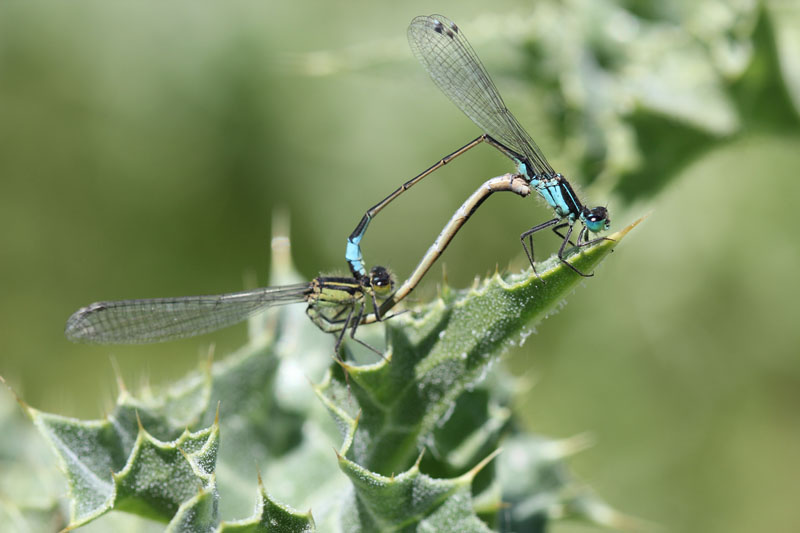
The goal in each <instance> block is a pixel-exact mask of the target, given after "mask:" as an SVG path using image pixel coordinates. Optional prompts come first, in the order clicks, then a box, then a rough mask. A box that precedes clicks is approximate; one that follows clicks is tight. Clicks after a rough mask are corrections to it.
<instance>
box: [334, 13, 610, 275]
mask: <svg viewBox="0 0 800 533" xmlns="http://www.w3.org/2000/svg"><path fill="white" fill-rule="evenodd" d="M408 41H409V44H410V45H411V49H412V50H413V52H414V54H415V55H416V56H417V58H418V59H419V60H420V62H421V63H422V65H423V66H424V67H425V69H426V70H427V71H428V73H429V74H430V76H431V78H432V79H433V81H434V83H436V85H437V86H438V87H439V89H440V90H441V91H442V92H443V93H444V94H445V95H446V96H447V97H448V98H450V100H451V101H452V102H453V103H454V104H455V105H456V106H457V107H458V108H459V109H461V111H462V112H464V114H466V115H467V117H469V118H470V119H471V120H472V121H473V122H474V123H475V124H476V125H477V126H478V127H479V128H481V129H482V130H483V131H484V133H483V134H482V135H481V136H479V137H478V138H476V139H475V140H473V141H471V142H469V143H468V144H466V145H464V146H462V147H461V148H459V149H458V150H456V151H455V152H453V153H451V154H450V155H448V156H446V157H444V158H442V159H441V160H440V161H438V162H437V163H435V164H434V165H432V166H431V167H429V168H428V169H427V170H425V171H423V172H422V173H421V174H419V175H417V176H415V177H414V178H412V179H411V180H409V181H407V182H405V183H404V184H403V185H401V186H400V187H398V188H397V189H396V190H395V191H394V192H392V193H391V194H390V195H389V196H387V197H386V198H384V199H383V200H381V201H380V202H379V203H377V204H375V205H374V206H373V207H372V208H370V209H369V210H368V211H367V212H366V213H365V214H364V216H363V217H362V218H361V221H360V222H359V223H358V225H357V226H356V228H355V230H353V233H352V234H351V235H350V237H349V238H348V239H347V249H346V252H345V258H346V259H347V262H348V264H349V265H350V270H351V271H352V272H353V275H354V276H355V277H356V278H358V277H360V276H364V275H366V268H365V266H364V261H363V259H362V253H361V240H362V238H363V237H364V234H365V233H366V231H367V227H368V225H369V223H370V221H371V220H372V218H374V217H375V216H376V215H377V214H378V213H379V212H380V211H381V210H382V209H383V208H384V207H386V206H387V205H388V204H389V203H390V202H391V201H392V200H394V199H395V198H397V197H398V196H400V194H402V193H403V192H405V191H406V190H408V189H409V188H411V187H412V186H413V185H415V184H416V183H418V182H419V181H421V180H422V179H423V178H424V177H426V176H428V175H429V174H431V173H432V172H433V171H435V170H437V169H439V168H441V167H443V166H444V165H446V164H447V163H449V162H450V161H452V160H453V159H455V158H456V157H458V156H460V155H461V154H463V153H465V152H467V151H468V150H470V149H471V148H474V147H475V146H477V145H479V144H481V143H484V142H485V143H487V144H489V145H490V146H494V147H495V148H497V149H498V150H499V151H500V152H502V153H503V154H505V155H506V156H507V157H509V158H511V159H512V160H513V161H514V162H515V163H516V165H517V169H518V171H519V173H520V174H522V175H523V176H525V178H526V179H527V181H528V183H529V184H530V186H531V188H532V189H535V190H536V191H537V192H538V193H539V194H540V195H541V196H542V197H543V198H544V199H545V201H546V202H547V203H548V204H549V205H550V206H551V207H552V208H553V210H554V211H555V215H556V216H555V218H553V219H552V220H548V221H547V222H543V223H541V224H539V225H537V226H534V227H532V228H531V229H529V230H527V231H525V232H523V233H522V235H520V241H521V242H522V247H523V249H524V250H525V254H526V255H527V257H528V260H529V261H530V263H531V267H532V268H533V269H534V272H536V266H535V264H534V254H533V234H534V233H536V232H538V231H541V230H543V229H546V228H552V230H553V231H554V232H555V233H556V235H558V236H559V237H561V238H562V239H563V240H562V243H561V246H560V248H559V250H558V258H559V260H561V262H563V263H564V264H566V265H567V266H569V267H570V268H571V269H572V270H574V271H575V272H577V273H578V274H580V275H582V276H590V275H591V274H584V273H583V272H581V271H580V270H578V269H577V268H575V267H574V266H573V265H571V264H570V263H569V262H568V261H567V260H566V259H565V258H564V249H565V247H566V245H567V243H571V241H570V237H571V235H572V232H573V226H574V224H575V222H577V221H580V222H581V223H582V224H583V227H582V228H581V230H580V232H579V233H578V239H577V241H576V242H577V247H579V248H580V247H584V246H588V245H590V244H594V243H595V242H597V241H599V240H602V239H603V237H601V238H598V239H593V240H589V239H588V232H592V233H598V232H600V231H602V230H606V229H608V228H609V226H610V222H611V220H610V218H609V215H608V211H607V209H606V208H605V207H603V206H598V207H594V208H591V209H590V208H588V207H586V206H584V205H583V204H582V203H581V201H580V200H579V199H578V196H577V195H576V194H575V191H574V190H573V189H572V187H571V186H570V184H569V182H568V181H567V179H566V178H565V177H564V176H563V175H562V174H560V173H557V172H555V171H554V170H553V168H552V167H551V166H550V164H549V163H548V162H547V159H546V158H545V157H544V155H543V154H542V152H541V150H540V149H539V147H538V146H537V145H536V143H535V142H533V139H531V137H530V135H528V133H527V132H526V131H525V130H524V129H523V127H522V126H521V125H520V123H519V122H518V121H517V119H516V118H515V117H514V115H512V114H511V112H510V111H509V110H508V108H507V107H506V105H505V103H504V102H503V99H502V97H501V96H500V93H499V92H498V91H497V88H496V87H495V85H494V83H493V82H492V80H491V78H490V77H489V74H488V73H487V72H486V69H485V68H484V66H483V64H482V63H481V61H480V59H478V56H477V55H476V54H475V51H474V50H473V49H472V46H470V44H469V42H468V41H467V39H466V37H464V35H463V34H462V33H461V30H460V28H459V27H458V26H456V24H455V23H454V22H453V21H451V20H449V19H447V18H446V17H444V16H442V15H431V16H420V17H416V18H415V19H414V20H412V21H411V25H410V26H409V28H408ZM564 228H567V229H566V233H565V234H562V233H561V230H563V229H564ZM526 238H527V239H528V244H527V245H526V242H525V239H526ZM537 275H538V274H537Z"/></svg>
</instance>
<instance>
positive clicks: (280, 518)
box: [219, 479, 316, 533]
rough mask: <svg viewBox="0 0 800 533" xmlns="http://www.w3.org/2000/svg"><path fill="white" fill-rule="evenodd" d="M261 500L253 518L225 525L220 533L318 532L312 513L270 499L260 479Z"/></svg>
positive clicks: (221, 527)
mask: <svg viewBox="0 0 800 533" xmlns="http://www.w3.org/2000/svg"><path fill="white" fill-rule="evenodd" d="M258 490H259V498H258V501H257V503H256V510H255V512H254V513H253V516H252V517H251V518H247V519H245V520H239V521H236V522H225V523H223V524H222V525H221V526H220V528H219V531H220V533H313V532H314V531H316V526H315V525H314V518H313V517H312V516H311V511H309V512H307V513H299V512H297V511H295V510H294V509H292V508H291V507H288V506H286V505H282V504H280V503H278V502H276V501H275V500H273V499H272V498H270V496H269V494H267V491H266V490H265V489H264V485H263V483H262V482H261V479H259V483H258Z"/></svg>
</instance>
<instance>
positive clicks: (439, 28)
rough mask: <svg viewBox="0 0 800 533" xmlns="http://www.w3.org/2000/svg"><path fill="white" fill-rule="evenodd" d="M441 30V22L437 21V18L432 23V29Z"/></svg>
mask: <svg viewBox="0 0 800 533" xmlns="http://www.w3.org/2000/svg"><path fill="white" fill-rule="evenodd" d="M442 30H443V28H442V23H441V22H439V21H438V20H437V21H435V22H434V25H433V31H435V32H436V33H442Z"/></svg>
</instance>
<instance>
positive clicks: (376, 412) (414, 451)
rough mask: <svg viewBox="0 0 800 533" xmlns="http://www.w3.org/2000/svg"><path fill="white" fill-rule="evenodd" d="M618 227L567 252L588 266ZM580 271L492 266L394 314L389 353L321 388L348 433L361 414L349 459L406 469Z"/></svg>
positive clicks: (557, 266)
mask: <svg viewBox="0 0 800 533" xmlns="http://www.w3.org/2000/svg"><path fill="white" fill-rule="evenodd" d="M627 231H628V229H626V230H625V232H627ZM622 235H623V233H619V234H615V235H612V236H611V237H610V238H609V240H606V241H602V242H601V243H599V244H597V245H595V246H592V247H591V248H590V249H588V250H585V251H583V252H580V253H578V254H575V255H573V256H571V257H570V262H571V263H572V264H574V265H575V266H576V267H577V268H578V269H581V270H582V271H585V272H591V271H592V269H593V268H594V267H595V266H596V265H597V264H599V262H600V261H601V260H602V258H603V257H605V255H606V254H608V253H609V252H610V251H611V250H612V249H613V248H614V246H615V245H616V240H618V239H619V238H621V236H622ZM615 239H616V240H615ZM581 279H582V278H581V277H580V276H579V275H578V274H577V273H575V272H574V271H573V270H571V269H570V268H568V267H567V266H565V265H564V264H563V263H559V262H558V261H557V260H555V259H553V260H551V262H550V263H548V264H546V265H545V270H544V271H543V272H542V274H541V279H540V278H538V277H536V276H533V275H531V274H530V273H529V274H527V275H526V274H521V275H513V276H506V277H503V276H500V275H499V274H495V275H494V276H492V277H491V278H489V279H487V280H485V281H484V282H483V283H482V284H480V285H478V286H476V287H474V288H472V289H470V290H468V291H465V292H464V293H456V292H454V291H450V290H445V291H444V293H443V294H442V296H441V298H439V299H438V300H436V301H434V302H432V303H430V304H428V305H426V306H423V307H422V308H420V309H417V310H415V311H413V312H412V313H407V314H404V315H400V316H398V317H396V318H394V319H392V320H391V321H389V322H388V323H387V325H386V329H387V337H388V344H389V347H390V348H389V350H388V352H387V354H388V356H387V358H386V360H384V361H380V362H378V363H376V364H373V365H366V366H357V367H356V366H350V365H343V366H344V369H345V371H346V372H347V374H348V377H349V381H350V383H351V384H352V387H351V388H350V389H349V390H348V388H347V383H346V378H345V376H344V373H343V372H338V373H335V374H333V375H332V379H330V380H328V381H327V382H325V383H323V384H322V385H321V386H319V387H317V393H318V394H319V396H320V397H321V398H322V399H323V401H324V402H326V405H328V408H329V409H330V410H331V413H332V414H333V416H334V418H335V419H336V420H337V423H338V425H339V427H340V429H341V430H342V433H343V435H347V432H348V431H349V429H350V428H351V427H352V425H353V423H354V420H355V418H356V415H357V414H358V413H360V416H361V421H360V423H359V424H358V430H357V432H356V434H355V444H356V445H354V446H352V447H350V448H349V449H348V453H349V455H348V457H349V458H350V459H352V460H353V461H355V462H357V463H358V464H360V465H363V466H364V467H365V468H368V469H370V470H374V471H376V472H380V473H382V474H385V475H389V474H391V473H392V472H400V471H403V470H405V469H407V468H409V467H410V466H411V465H412V464H413V462H414V460H415V458H416V457H417V456H418V455H419V453H420V450H421V449H422V447H423V446H424V444H425V440H426V439H427V438H428V435H429V434H430V433H431V432H432V431H433V430H434V429H435V427H436V425H437V423H440V420H441V419H442V417H443V416H444V415H445V413H447V412H448V411H449V410H450V409H451V407H452V406H453V404H454V402H456V401H457V399H458V398H459V396H461V395H462V393H463V392H464V391H466V390H468V389H469V388H474V386H475V384H476V383H477V382H479V381H480V380H481V379H483V378H484V377H485V375H486V373H487V371H488V368H489V366H490V365H491V364H493V363H494V362H495V361H496V358H497V357H496V356H497V355H498V354H499V353H501V352H503V351H504V350H505V349H506V348H507V347H508V346H510V345H513V344H516V338H517V337H516V336H517V335H520V334H521V333H522V337H523V339H524V337H526V336H527V334H528V330H525V328H529V327H530V326H531V323H532V322H533V323H534V324H535V323H536V322H538V321H540V320H541V319H543V318H544V317H545V316H547V314H548V313H549V312H550V311H551V310H552V309H553V308H555V307H556V306H557V305H559V304H560V303H561V302H562V301H563V299H564V298H565V297H566V296H567V295H568V294H569V292H570V291H572V290H573V288H574V287H575V285H576V284H577V283H578V282H579V281H580V280H581ZM523 330H524V331H523Z"/></svg>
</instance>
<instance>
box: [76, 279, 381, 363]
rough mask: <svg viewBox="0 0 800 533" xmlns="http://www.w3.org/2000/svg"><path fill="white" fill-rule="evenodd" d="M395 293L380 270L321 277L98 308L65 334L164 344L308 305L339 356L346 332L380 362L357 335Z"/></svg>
mask: <svg viewBox="0 0 800 533" xmlns="http://www.w3.org/2000/svg"><path fill="white" fill-rule="evenodd" d="M393 288H394V280H393V278H392V275H391V274H390V273H389V271H388V270H386V269H385V268H383V267H379V266H376V267H373V268H372V269H371V270H370V273H369V275H367V276H364V277H362V278H359V279H354V278H345V277H342V278H337V277H318V278H315V279H313V280H311V281H310V282H308V283H297V284H294V285H284V286H281V287H266V288H261V289H252V290H247V291H241V292H233V293H228V294H218V295H213V296H182V297H178V298H150V299H138V300H121V301H114V302H97V303H93V304H91V305H89V306H87V307H83V308H81V309H79V310H77V311H76V312H75V313H73V314H72V316H71V317H69V319H68V320H67V326H66V329H65V331H64V334H65V335H66V336H67V338H68V339H69V340H71V341H73V342H89V343H97V344H143V343H152V342H164V341H171V340H176V339H182V338H186V337H193V336H195V335H200V334H203V333H208V332H211V331H215V330H218V329H221V328H224V327H227V326H232V325H233V324H237V323H239V322H242V321H243V320H245V319H246V318H248V317H250V316H252V315H254V314H256V313H259V312H261V311H263V310H265V309H267V308H269V307H274V306H277V305H285V304H291V303H300V302H306V303H307V304H308V307H307V309H306V314H307V315H308V317H309V318H310V319H311V321H312V322H313V323H314V324H315V325H316V326H317V327H319V328H320V329H321V330H322V331H325V332H327V333H335V332H338V335H337V337H336V345H335V348H334V353H335V354H338V353H339V347H340V346H341V343H342V340H343V339H344V334H345V332H346V331H350V337H352V338H353V339H354V340H355V341H356V342H358V343H360V344H362V345H364V346H366V347H367V348H369V349H370V350H372V351H374V352H376V353H378V354H379V355H381V356H382V354H381V353H380V352H379V351H378V350H376V349H375V348H373V347H372V346H370V345H369V344H367V343H365V342H363V341H361V340H359V339H358V338H356V336H355V334H356V329H357V328H358V326H359V324H361V322H362V319H363V318H364V316H365V314H366V311H367V302H368V301H371V302H372V308H373V310H374V313H373V315H372V316H374V317H375V318H374V320H381V319H382V318H383V317H382V316H381V313H380V307H379V304H378V300H383V299H385V298H387V297H388V296H389V295H390V293H391V292H392V289H393ZM374 320H373V321H374Z"/></svg>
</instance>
